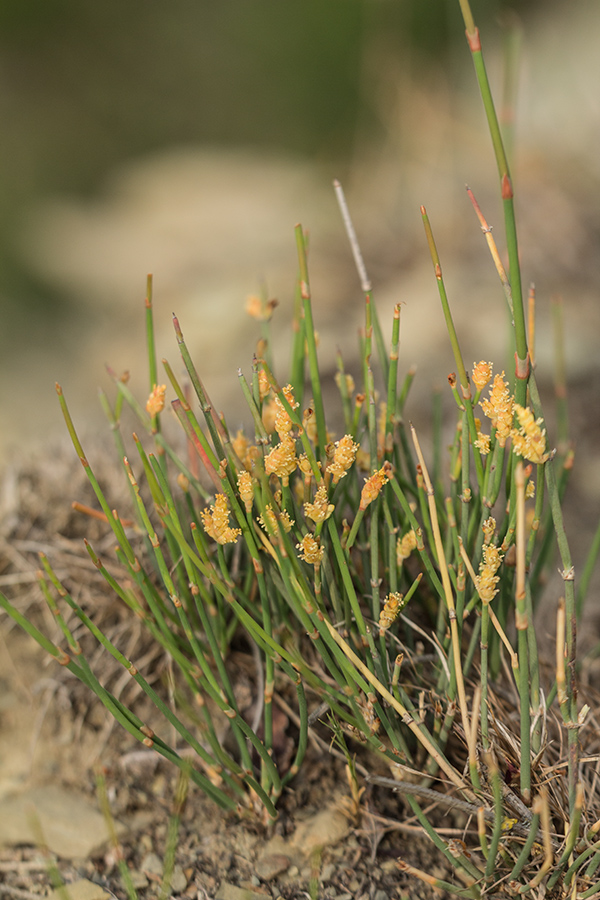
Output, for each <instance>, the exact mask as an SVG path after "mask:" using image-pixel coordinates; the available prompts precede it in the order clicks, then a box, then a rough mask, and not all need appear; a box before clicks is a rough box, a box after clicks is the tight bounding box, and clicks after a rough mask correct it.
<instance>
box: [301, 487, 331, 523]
mask: <svg viewBox="0 0 600 900" xmlns="http://www.w3.org/2000/svg"><path fill="white" fill-rule="evenodd" d="M327 501H328V497H327V488H326V487H325V485H324V484H322V485H321V487H320V488H319V490H318V491H317V493H316V494H315V499H314V503H305V504H304V515H305V516H306V517H307V518H308V519H312V520H313V522H316V523H317V524H320V523H321V522H324V521H325V520H326V519H328V518H329V516H330V515H331V513H332V512H333V510H334V509H335V507H334V505H333V503H328V502H327Z"/></svg>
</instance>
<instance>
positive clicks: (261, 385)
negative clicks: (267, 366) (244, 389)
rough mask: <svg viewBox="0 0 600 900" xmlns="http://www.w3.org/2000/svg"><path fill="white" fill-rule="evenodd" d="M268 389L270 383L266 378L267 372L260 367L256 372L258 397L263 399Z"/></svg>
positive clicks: (269, 388)
mask: <svg viewBox="0 0 600 900" xmlns="http://www.w3.org/2000/svg"><path fill="white" fill-rule="evenodd" d="M270 390H271V384H270V382H269V379H268V378H267V373H266V372H265V370H264V369H260V370H259V372H258V393H259V396H260V399H261V400H264V399H265V397H266V396H267V394H268V393H269V391H270Z"/></svg>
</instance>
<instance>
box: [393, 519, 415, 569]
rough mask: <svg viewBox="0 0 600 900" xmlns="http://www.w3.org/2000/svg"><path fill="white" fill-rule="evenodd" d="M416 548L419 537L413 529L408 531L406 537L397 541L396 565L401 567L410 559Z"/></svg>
mask: <svg viewBox="0 0 600 900" xmlns="http://www.w3.org/2000/svg"><path fill="white" fill-rule="evenodd" d="M416 546H417V535H416V534H415V532H414V529H412V528H411V530H410V531H407V533H406V534H405V535H404V537H401V538H398V540H397V541H396V563H397V564H398V566H401V565H402V563H403V562H404V560H405V559H408V557H409V556H410V554H411V553H412V552H413V550H415V549H416Z"/></svg>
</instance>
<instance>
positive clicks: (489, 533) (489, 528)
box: [481, 516, 496, 544]
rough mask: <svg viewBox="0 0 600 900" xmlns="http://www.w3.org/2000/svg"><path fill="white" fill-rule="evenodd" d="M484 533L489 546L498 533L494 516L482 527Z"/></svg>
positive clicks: (485, 541)
mask: <svg viewBox="0 0 600 900" xmlns="http://www.w3.org/2000/svg"><path fill="white" fill-rule="evenodd" d="M481 530H482V531H483V540H484V543H485V544H489V542H490V541H491V540H492V538H493V537H494V535H495V533H496V520H495V518H494V517H493V516H489V517H488V518H487V519H486V520H485V522H484V523H483V525H482V526H481Z"/></svg>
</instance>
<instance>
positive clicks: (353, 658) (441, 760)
mask: <svg viewBox="0 0 600 900" xmlns="http://www.w3.org/2000/svg"><path fill="white" fill-rule="evenodd" d="M323 621H324V622H325V625H326V626H327V629H328V631H329V633H330V634H331V636H332V638H333V639H334V641H335V642H336V644H337V645H338V646H339V647H341V649H342V650H343V651H344V655H345V656H346V657H347V659H349V660H350V662H351V663H352V665H353V666H355V667H356V668H357V669H358V671H359V672H360V674H361V675H362V676H363V678H365V679H366V680H367V681H368V682H369V683H370V684H372V685H373V687H374V688H375V690H376V691H377V692H378V693H379V694H380V695H381V696H382V697H383V698H384V700H386V701H387V702H388V703H389V704H390V706H392V707H393V708H394V709H395V710H396V712H397V713H398V715H400V716H402V718H403V719H404V720H405V722H406V724H407V725H408V727H409V728H410V730H411V731H412V732H413V734H414V735H415V737H416V738H417V740H418V741H419V742H420V743H421V744H422V745H423V747H425V749H426V750H427V753H429V755H430V756H431V757H433V759H434V760H435V761H436V763H437V764H438V766H439V767H440V769H441V770H442V772H444V773H445V774H446V775H447V776H448V778H449V779H450V781H451V782H452V783H453V784H455V785H456V787H458V788H459V789H460V790H461V791H462V792H463V793H465V794H468V796H469V797H471V798H473V799H475V795H474V794H473V792H472V791H471V790H469V788H468V787H467V785H466V784H465V782H464V780H463V779H462V778H461V776H460V774H459V773H458V772H457V771H456V769H455V768H454V767H453V766H451V765H450V763H449V762H448V760H447V759H445V757H444V756H442V754H441V753H440V751H439V749H438V748H437V747H436V745H435V744H434V743H433V741H432V740H431V739H430V738H429V737H428V735H426V734H424V733H423V731H421V729H420V728H419V726H418V725H417V723H416V722H415V721H414V719H413V717H412V715H411V714H410V713H409V712H408V710H407V709H406V707H405V706H403V705H402V704H401V703H400V701H399V700H397V699H396V698H395V697H394V696H393V694H390V692H389V691H388V689H387V688H386V687H385V686H384V685H383V684H382V683H381V682H380V681H379V680H378V679H377V678H376V677H375V675H373V673H372V672H371V671H370V670H369V669H368V668H367V667H366V666H365V664H364V663H363V661H362V660H361V659H359V657H358V656H357V655H356V653H355V652H354V651H353V650H352V649H351V648H350V647H349V646H348V644H347V643H346V641H345V640H344V639H343V637H342V636H341V635H340V634H338V632H337V631H336V629H335V628H334V627H333V625H332V624H331V622H329V621H328V620H327V619H326V618H325V617H324V616H323ZM467 734H468V732H467Z"/></svg>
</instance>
